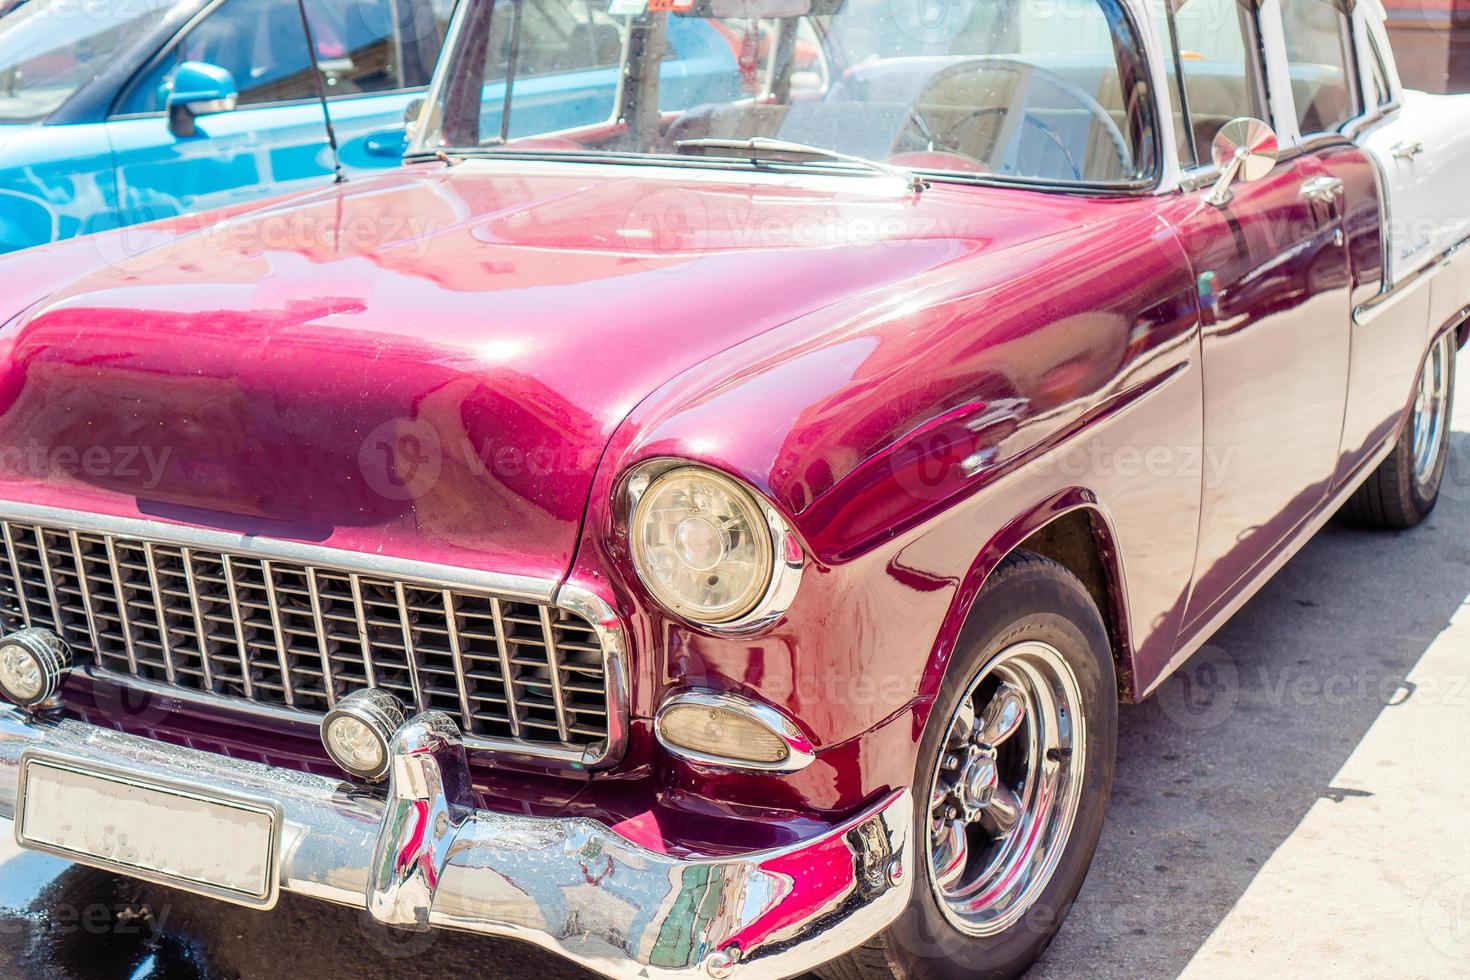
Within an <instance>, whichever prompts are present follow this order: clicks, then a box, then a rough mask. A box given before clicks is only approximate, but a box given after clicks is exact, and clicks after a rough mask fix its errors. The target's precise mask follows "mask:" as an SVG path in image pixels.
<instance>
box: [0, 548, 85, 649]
mask: <svg viewBox="0 0 1470 980" xmlns="http://www.w3.org/2000/svg"><path fill="white" fill-rule="evenodd" d="M67 533H68V534H69V535H70V537H71V556H72V564H73V565H75V566H76V569H77V587H78V588H79V589H80V590H81V593H82V608H83V609H84V610H86V613H87V632H88V633H90V634H91V636H92V646H93V647H99V646H101V645H102V637H101V636H100V635H99V634H98V632H97V613H96V611H95V610H93V608H92V583H91V582H89V581H88V580H87V563H86V562H85V561H83V560H82V538H81V535H79V534H77V532H76V531H69V532H67ZM12 554H13V552H12Z"/></svg>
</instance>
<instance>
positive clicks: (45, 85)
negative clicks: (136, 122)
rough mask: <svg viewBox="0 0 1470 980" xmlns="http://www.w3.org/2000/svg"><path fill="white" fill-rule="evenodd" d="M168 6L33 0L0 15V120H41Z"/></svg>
mask: <svg viewBox="0 0 1470 980" xmlns="http://www.w3.org/2000/svg"><path fill="white" fill-rule="evenodd" d="M169 6H170V3H169V2H166V0H118V2H115V3H104V2H100V0H90V2H88V0H31V2H29V3H27V4H25V5H24V6H22V7H21V8H20V9H19V10H15V11H13V12H12V13H9V14H6V15H5V18H4V19H3V20H0V122H7V123H29V122H40V121H41V120H43V119H45V118H46V117H47V116H49V115H51V113H53V112H55V111H56V110H57V109H59V108H61V106H62V104H63V103H65V102H66V100H67V99H69V98H71V96H72V93H73V92H75V91H76V90H77V89H78V88H80V87H81V86H82V85H83V84H85V83H86V82H88V81H90V80H91V79H92V78H93V77H94V76H95V75H97V74H98V73H99V72H100V71H102V69H103V68H105V67H107V65H108V64H109V63H110V62H111V61H112V59H113V58H114V57H115V56H116V55H117V54H118V53H119V52H120V51H121V50H122V49H123V48H124V47H126V46H127V45H129V44H131V43H132V42H133V41H135V40H136V39H137V37H138V34H139V32H140V30H144V29H146V28H147V27H148V26H150V25H152V24H154V23H156V22H157V21H158V20H159V19H160V18H162V17H163V15H164V14H165V13H166V12H167V11H168V9H169Z"/></svg>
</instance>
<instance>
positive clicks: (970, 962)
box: [817, 553, 1118, 980]
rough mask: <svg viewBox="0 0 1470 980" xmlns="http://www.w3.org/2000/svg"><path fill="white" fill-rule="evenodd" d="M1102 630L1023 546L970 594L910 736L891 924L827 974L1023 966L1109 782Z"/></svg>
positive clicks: (944, 973)
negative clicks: (939, 684) (898, 905)
mask: <svg viewBox="0 0 1470 980" xmlns="http://www.w3.org/2000/svg"><path fill="white" fill-rule="evenodd" d="M1117 700H1118V695H1117V687H1116V683H1115V680H1114V674H1113V660H1112V654H1111V648H1110V646H1109V643H1108V635H1107V629H1106V627H1105V626H1104V624H1103V621H1102V617H1101V616H1100V615H1099V613H1098V610H1097V607H1096V606H1095V605H1094V604H1093V602H1092V600H1091V598H1090V597H1089V596H1088V593H1087V590H1086V588H1085V587H1084V586H1083V585H1082V583H1081V582H1080V581H1078V580H1077V578H1076V577H1075V576H1074V575H1072V574H1071V573H1070V572H1068V571H1067V570H1066V569H1065V568H1063V567H1062V566H1061V565H1059V564H1057V563H1056V562H1053V561H1050V560H1049V559H1045V558H1041V557H1039V556H1037V555H1032V554H1029V553H1022V554H1018V555H1013V556H1011V557H1009V558H1007V559H1006V560H1005V561H1004V562H1002V563H1001V565H1000V566H999V567H998V568H997V569H996V570H995V572H994V574H993V575H992V576H991V580H990V582H989V583H988V584H987V586H986V588H985V590H984V591H983V592H982V593H981V595H980V597H979V598H978V599H977V600H976V604H975V608H974V610H973V611H972V612H971V615H970V618H969V621H968V622H967V624H966V626H965V629H964V631H963V633H962V635H961V638H960V642H959V644H958V646H957V648H956V652H955V659H954V661H953V663H952V664H951V665H950V668H949V671H948V673H947V675H946V680H945V683H944V686H943V688H942V690H941V692H940V695H939V697H938V699H937V700H936V702H935V706H934V712H933V714H932V715H931V716H930V720H929V724H928V726H927V728H926V730H925V734H924V738H923V741H922V743H921V745H920V752H919V761H918V767H917V769H916V771H915V777H914V787H915V794H914V795H915V799H916V804H917V809H918V812H917V814H916V820H915V827H916V828H919V833H918V838H919V839H918V841H917V843H918V849H919V860H918V864H919V867H918V868H916V869H915V870H916V872H918V874H917V877H916V880H915V887H914V894H913V898H912V899H911V901H910V904H909V907H908V908H907V909H906V910H905V911H904V913H903V914H902V915H901V916H900V917H899V919H898V920H897V921H895V922H894V924H893V925H892V926H890V927H889V928H888V929H886V930H885V931H884V932H882V933H880V934H879V935H878V936H876V937H874V938H873V939H872V940H870V941H869V942H867V943H865V944H864V945H863V946H860V947H859V948H857V949H856V950H853V951H852V952H851V953H848V954H847V955H846V956H844V957H843V958H841V959H839V960H837V961H835V962H833V963H830V964H828V965H826V966H824V967H822V968H821V969H819V970H818V971H817V973H818V974H819V975H820V976H822V977H824V978H826V980H877V978H898V980H941V978H944V980H952V978H960V977H986V978H1002V977H1014V976H1019V975H1020V974H1021V973H1023V972H1024V971H1025V970H1026V968H1027V967H1029V966H1030V965H1031V964H1032V963H1033V962H1035V960H1036V958H1037V957H1038V956H1040V955H1041V952H1042V951H1043V950H1044V949H1045V948H1046V947H1047V945H1048V944H1049V943H1050V942H1051V940H1052V937H1053V936H1055V935H1056V932H1057V930H1058V929H1059V928H1060V927H1061V924H1062V920H1063V919H1064V918H1065V917H1066V914H1067V912H1068V910H1069V909H1070V908H1071V906H1072V902H1073V900H1074V899H1075V898H1076V897H1077V892H1078V891H1079V890H1080V889H1081V887H1082V882H1083V880H1084V879H1085V878H1086V877H1087V870H1088V868H1089V866H1090V865H1091V863H1092V855H1093V852H1094V851H1095V849H1096V847H1097V840H1098V835H1099V834H1100V833H1101V831H1102V825H1103V818H1104V815H1105V814H1106V811H1107V801H1108V794H1109V791H1110V790H1111V787H1112V780H1113V762H1114V754H1115V747H1116V742H1117V727H1118V705H1117Z"/></svg>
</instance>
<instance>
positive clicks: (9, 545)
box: [0, 521, 31, 629]
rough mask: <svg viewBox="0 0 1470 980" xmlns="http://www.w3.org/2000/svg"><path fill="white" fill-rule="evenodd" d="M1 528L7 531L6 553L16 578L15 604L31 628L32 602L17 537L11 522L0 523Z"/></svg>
mask: <svg viewBox="0 0 1470 980" xmlns="http://www.w3.org/2000/svg"><path fill="white" fill-rule="evenodd" d="M0 530H3V531H4V532H5V553H6V554H7V555H9V556H10V574H11V575H12V576H13V577H14V579H15V604H16V605H17V606H19V607H20V618H21V621H22V622H23V623H25V625H26V628H27V629H29V628H30V625H31V610H30V603H29V602H27V601H26V584H25V578H24V577H23V576H22V575H21V574H20V559H19V558H17V557H16V556H15V537H14V535H13V534H12V532H11V530H10V522H9V521H5V522H4V523H0Z"/></svg>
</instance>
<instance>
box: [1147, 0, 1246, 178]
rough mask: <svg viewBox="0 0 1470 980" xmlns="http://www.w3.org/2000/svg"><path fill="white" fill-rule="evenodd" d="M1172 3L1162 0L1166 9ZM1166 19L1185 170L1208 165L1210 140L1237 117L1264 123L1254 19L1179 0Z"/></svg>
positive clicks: (1230, 8)
mask: <svg viewBox="0 0 1470 980" xmlns="http://www.w3.org/2000/svg"><path fill="white" fill-rule="evenodd" d="M1170 2H1171V0H1165V3H1170ZM1173 8H1174V14H1173V17H1172V18H1170V20H1171V21H1172V24H1171V33H1172V34H1173V35H1174V43H1175V45H1176V46H1177V47H1176V48H1175V50H1176V52H1177V54H1178V59H1177V61H1178V66H1177V67H1178V71H1179V73H1180V75H1181V76H1182V78H1183V90H1184V99H1183V102H1184V104H1183V106H1182V107H1181V113H1182V114H1183V115H1184V116H1185V120H1186V122H1187V125H1186V126H1185V127H1184V128H1186V129H1187V130H1188V133H1189V137H1190V139H1191V140H1192V142H1193V144H1194V147H1193V152H1192V153H1189V154H1182V159H1183V160H1184V165H1185V166H1186V167H1188V166H1190V165H1191V164H1192V163H1193V164H1207V163H1209V162H1210V145H1211V143H1213V142H1214V139H1215V134H1216V133H1218V132H1219V131H1220V127H1221V126H1224V125H1225V124H1226V123H1227V122H1229V121H1230V120H1232V119H1234V118H1236V117H1237V116H1255V117H1256V118H1257V119H1266V118H1267V111H1266V99H1265V95H1264V92H1263V83H1262V77H1263V76H1262V72H1261V58H1260V46H1259V45H1258V44H1257V43H1256V24H1255V17H1254V16H1253V15H1252V14H1251V13H1250V11H1249V10H1248V9H1247V8H1246V7H1245V6H1244V5H1242V4H1240V3H1237V2H1236V0H1183V2H1175V3H1173Z"/></svg>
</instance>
